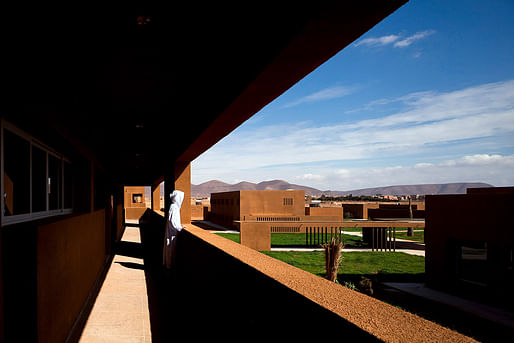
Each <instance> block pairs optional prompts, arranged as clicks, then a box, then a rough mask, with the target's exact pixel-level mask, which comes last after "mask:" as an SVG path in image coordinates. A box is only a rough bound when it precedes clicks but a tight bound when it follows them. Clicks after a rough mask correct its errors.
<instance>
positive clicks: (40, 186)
mask: <svg viewBox="0 0 514 343" xmlns="http://www.w3.org/2000/svg"><path fill="white" fill-rule="evenodd" d="M46 184H47V182H46V152H45V151H43V150H41V149H38V148H36V147H35V146H33V147H32V212H40V211H46V192H47V186H46Z"/></svg>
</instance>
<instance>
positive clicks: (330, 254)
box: [323, 237, 343, 282]
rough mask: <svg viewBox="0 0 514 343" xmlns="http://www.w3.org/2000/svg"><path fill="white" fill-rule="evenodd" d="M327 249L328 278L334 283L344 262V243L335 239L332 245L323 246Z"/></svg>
mask: <svg viewBox="0 0 514 343" xmlns="http://www.w3.org/2000/svg"><path fill="white" fill-rule="evenodd" d="M323 248H324V249H325V269H326V276H325V277H326V278H327V279H328V280H330V281H332V282H336V281H337V271H338V269H339V264H340V263H341V260H342V249H343V242H342V241H341V240H340V239H339V238H338V237H333V238H332V240H331V241H330V243H326V244H323Z"/></svg>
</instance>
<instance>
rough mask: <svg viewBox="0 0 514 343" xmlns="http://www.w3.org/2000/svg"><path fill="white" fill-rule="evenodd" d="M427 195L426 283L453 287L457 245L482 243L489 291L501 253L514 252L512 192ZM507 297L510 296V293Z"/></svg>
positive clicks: (499, 283) (497, 284) (494, 283)
mask: <svg viewBox="0 0 514 343" xmlns="http://www.w3.org/2000/svg"><path fill="white" fill-rule="evenodd" d="M481 193H483V194H460V195H427V197H426V199H425V201H426V218H425V224H426V228H425V250H426V253H425V265H426V268H425V269H426V274H427V283H429V284H430V285H431V286H433V287H437V288H453V287H455V286H456V260H457V258H458V252H457V244H458V242H462V241H474V242H486V243H487V249H488V257H487V258H488V260H489V261H488V263H489V266H490V267H489V271H490V273H489V277H490V280H489V281H490V285H491V286H490V287H493V288H494V287H500V288H501V287H502V285H505V281H501V280H498V279H496V278H497V277H499V276H500V275H501V272H497V269H498V268H499V267H500V265H499V264H498V263H497V262H495V261H501V260H502V256H501V254H502V251H506V250H508V249H512V248H514V211H513V208H514V192H513V193H511V194H487V192H486V191H485V190H483V191H481ZM510 294H512V293H511V292H510Z"/></svg>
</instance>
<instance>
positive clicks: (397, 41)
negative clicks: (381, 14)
mask: <svg viewBox="0 0 514 343" xmlns="http://www.w3.org/2000/svg"><path fill="white" fill-rule="evenodd" d="M434 33H436V31H435V30H425V31H420V32H416V33H414V34H413V35H410V36H408V37H406V38H402V36H401V35H386V36H382V37H370V38H364V39H362V40H360V41H358V42H357V43H355V44H354V46H360V45H366V46H371V47H372V46H385V45H391V44H392V45H393V46H394V47H395V48H404V47H406V46H409V45H411V44H412V43H414V42H415V41H418V40H420V39H423V38H426V37H428V36H430V35H433V34H434ZM419 56H420V55H419V53H418V54H417V55H415V57H419Z"/></svg>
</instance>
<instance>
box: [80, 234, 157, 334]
mask: <svg viewBox="0 0 514 343" xmlns="http://www.w3.org/2000/svg"><path fill="white" fill-rule="evenodd" d="M122 243H123V244H125V245H126V246H131V245H132V246H134V245H135V244H139V243H140V235H139V228H137V227H126V229H125V233H124V235H123V237H122ZM79 342H80V343H100V342H101V343H111V342H112V343H115V342H116V343H118V342H119V343H121V342H125V343H132V342H134V343H136V342H137V343H146V342H152V335H151V330H150V314H149V310H148V294H147V289H146V279H145V271H144V263H143V259H142V258H137V257H130V256H123V255H120V254H118V255H116V256H115V257H114V259H113V261H112V264H111V266H110V268H109V271H108V272H107V276H106V278H105V281H104V283H103V285H102V288H101V289H100V292H99V294H98V297H97V299H96V301H95V304H94V306H93V309H92V311H91V313H90V315H89V318H88V320H87V323H86V325H85V327H84V330H83V332H82V337H81V338H80V341H79Z"/></svg>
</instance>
